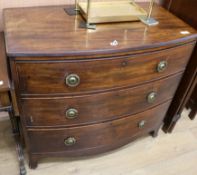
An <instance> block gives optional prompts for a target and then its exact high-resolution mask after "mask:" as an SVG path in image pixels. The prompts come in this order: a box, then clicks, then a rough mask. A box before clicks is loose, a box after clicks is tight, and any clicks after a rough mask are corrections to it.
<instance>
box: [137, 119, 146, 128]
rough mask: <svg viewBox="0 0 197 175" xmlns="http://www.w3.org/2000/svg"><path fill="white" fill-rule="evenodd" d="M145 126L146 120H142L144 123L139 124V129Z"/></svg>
mask: <svg viewBox="0 0 197 175" xmlns="http://www.w3.org/2000/svg"><path fill="white" fill-rule="evenodd" d="M145 124H146V120H142V121H140V122H139V123H138V127H139V128H143V127H144V126H145Z"/></svg>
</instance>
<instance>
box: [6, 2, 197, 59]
mask: <svg viewBox="0 0 197 175" xmlns="http://www.w3.org/2000/svg"><path fill="white" fill-rule="evenodd" d="M141 5H142V6H144V7H146V6H148V4H146V3H142V4H141ZM66 7H67V8H68V7H69V6H57V7H36V8H32V7H31V8H17V9H5V10H4V27H5V29H4V30H5V39H6V46H7V54H8V56H10V57H18V56H65V57H66V56H69V59H70V58H71V55H72V59H78V58H79V57H77V56H84V57H85V56H88V55H91V57H92V56H94V55H98V54H99V55H107V54H113V53H121V52H122V53H123V52H124V53H125V52H132V53H136V52H141V51H142V50H150V49H153V48H154V49H157V48H160V49H161V47H164V48H165V47H167V46H168V47H169V46H170V45H175V44H181V43H184V42H188V41H190V40H195V37H196V36H197V35H196V31H195V30H194V29H192V28H191V27H189V26H188V25H187V24H185V23H184V22H183V21H181V20H180V19H178V18H177V17H175V16H173V15H172V14H170V13H168V12H167V11H165V10H164V9H163V8H162V7H159V6H157V5H155V7H154V11H153V16H154V18H155V19H157V20H158V21H159V25H157V26H152V27H148V26H146V25H144V24H143V23H141V22H129V23H113V24H100V25H97V29H96V30H87V29H82V28H80V27H79V25H80V23H81V22H83V19H82V18H81V16H80V15H78V16H68V15H67V14H66V13H65V11H64V8H66ZM114 40H117V41H118V45H117V46H112V45H111V44H110V43H111V42H113V41H114ZM32 59H33V58H32ZM64 59H65V58H64Z"/></svg>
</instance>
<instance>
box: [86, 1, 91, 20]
mask: <svg viewBox="0 0 197 175" xmlns="http://www.w3.org/2000/svg"><path fill="white" fill-rule="evenodd" d="M90 3H91V0H88V2H87V19H86V20H87V23H88V24H89V18H90V7H91V5H90Z"/></svg>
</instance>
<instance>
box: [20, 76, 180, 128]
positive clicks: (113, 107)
mask: <svg viewBox="0 0 197 175" xmlns="http://www.w3.org/2000/svg"><path fill="white" fill-rule="evenodd" d="M181 77H182V73H179V74H178V75H174V76H172V77H169V78H165V79H162V80H159V81H156V82H153V83H148V84H145V85H142V86H137V87H135V88H129V89H122V90H119V91H111V92H106V93H97V94H90V95H82V96H76V97H74V98H73V97H70V96H68V97H61V98H60V97H59V98H58V97H56V98H24V99H21V104H22V106H23V115H24V116H25V120H26V125H27V126H29V127H30V126H37V127H43V126H52V127H53V126H56V127H57V126H58V125H59V126H73V125H84V124H90V123H97V122H103V121H106V120H112V119H117V118H121V117H125V116H128V115H131V114H135V113H138V112H141V111H142V110H147V109H149V108H151V107H154V106H156V105H158V104H161V103H163V102H165V101H167V100H170V99H172V98H173V96H174V93H175V91H176V89H177V86H178V83H179V81H180V79H181ZM151 92H156V93H157V97H156V100H155V101H154V102H153V103H148V102H147V96H148V94H149V93H151ZM69 108H75V109H77V110H78V113H79V114H78V117H77V118H76V119H67V118H66V115H65V113H66V110H68V109H69Z"/></svg>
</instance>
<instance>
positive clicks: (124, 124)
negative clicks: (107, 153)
mask: <svg viewBox="0 0 197 175" xmlns="http://www.w3.org/2000/svg"><path fill="white" fill-rule="evenodd" d="M169 105H170V102H169V101H168V102H166V103H164V104H162V105H160V106H158V107H156V108H153V109H150V110H147V111H145V112H142V113H139V114H136V115H133V116H129V117H125V118H123V119H119V120H114V121H110V122H105V123H99V124H95V125H87V126H83V127H72V128H65V129H57V130H54V129H53V130H49V129H40V130H35V129H33V130H32V129H31V130H29V131H28V136H29V137H30V138H31V139H30V145H32V146H31V147H30V150H31V152H32V153H33V154H34V153H40V154H45V153H53V152H54V153H55V154H58V152H59V153H60V154H62V155H63V152H65V154H67V155H69V156H75V155H90V154H91V153H92V152H94V151H96V152H97V153H98V152H102V151H103V150H106V149H111V148H112V147H113V148H114V147H116V146H117V145H119V144H122V143H123V144H125V142H129V141H130V140H131V139H132V138H133V137H136V136H137V135H144V134H148V132H151V131H153V130H154V129H155V127H158V126H159V125H161V121H162V120H163V117H164V115H165V112H166V110H167V108H168V106H169ZM142 120H143V121H146V123H145V126H144V127H142V128H139V127H138V125H139V123H140V121H142ZM128 131H129V132H128ZM68 137H74V138H75V139H76V144H75V145H73V146H66V145H65V144H64V140H65V139H66V138H68ZM35 143H36V144H35Z"/></svg>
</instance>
